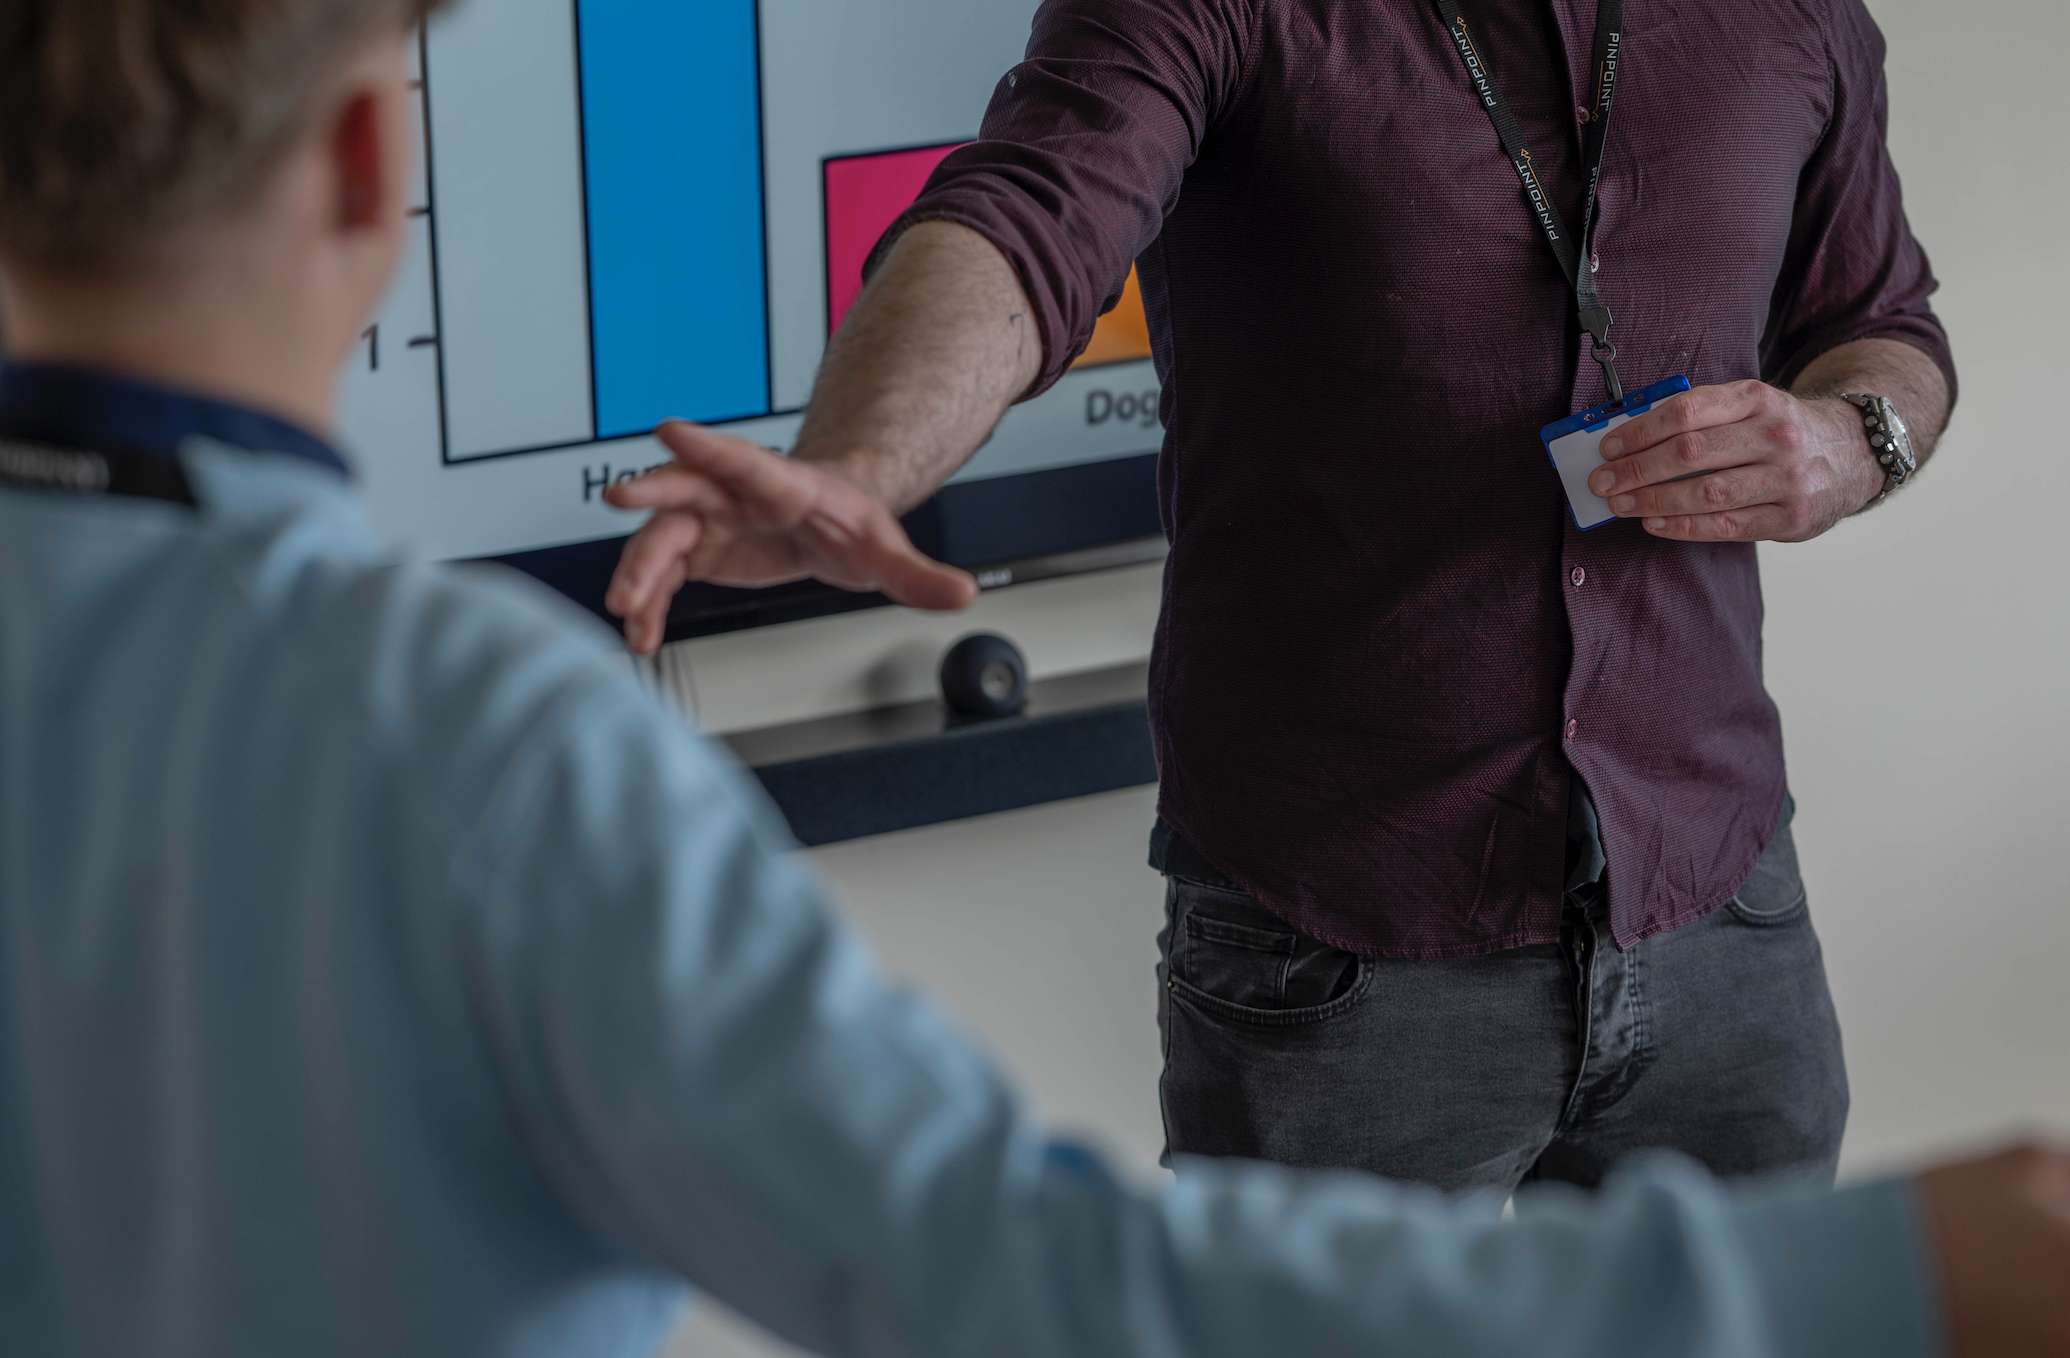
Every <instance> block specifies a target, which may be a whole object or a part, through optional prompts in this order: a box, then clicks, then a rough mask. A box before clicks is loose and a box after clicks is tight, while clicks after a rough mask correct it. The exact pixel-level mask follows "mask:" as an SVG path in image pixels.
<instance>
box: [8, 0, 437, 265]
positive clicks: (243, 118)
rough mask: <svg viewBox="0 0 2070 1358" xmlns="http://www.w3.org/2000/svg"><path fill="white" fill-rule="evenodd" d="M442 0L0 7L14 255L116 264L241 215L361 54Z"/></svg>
mask: <svg viewBox="0 0 2070 1358" xmlns="http://www.w3.org/2000/svg"><path fill="white" fill-rule="evenodd" d="M439 5H440V0H0V71H5V72H6V73H7V74H6V78H5V80H0V258H4V259H6V260H8V261H10V262H11V263H12V264H14V265H16V266H18V267H21V268H25V269H32V270H37V271H43V272H60V273H77V272H83V271H90V270H109V269H116V268H120V267H122V266H123V265H125V264H127V263H130V262H133V261H136V260H139V259H140V258H143V257H147V256H148V255H149V254H150V253H151V251H152V250H153V248H154V246H156V245H157V244H159V243H160V242H163V241H166V240H168V239H172V238H177V237H178V236H180V235H182V234H184V233H185V232H186V231H187V230H188V229H190V228H192V227H194V226H196V225H197V224H199V223H202V222H205V221H206V220H207V219H208V218H210V217H211V216H212V215H213V214H216V213H219V212H222V211H224V210H226V209H231V210H234V208H235V207H236V206H237V205H238V204H240V203H241V202H243V201H244V200H246V199H248V198H249V197H250V196H251V195H252V194H253V193H254V192H255V191H257V190H258V189H259V188H260V187H261V186H262V185H263V183H264V182H265V179H266V177H267V174H268V171H269V170H270V169H271V168H272V167H273V166H274V165H275V164H276V163H277V162H278V160H279V158H280V157H281V155H282V154H283V153H284V152H285V151H286V149H287V148H289V147H290V146H292V145H293V144H294V143H295V141H296V139H297V137H298V136H299V135H300V134H302V133H304V132H306V131H307V130H308V129H309V127H310V125H311V123H312V121H313V120H314V119H315V118H317V117H319V116H320V115H321V114H322V112H323V109H322V104H321V100H322V97H323V93H324V91H325V90H326V87H327V85H328V83H329V77H330V76H331V74H332V73H333V71H334V69H335V68H336V66H337V63H339V62H340V61H341V59H343V57H344V56H345V55H346V54H349V53H351V52H354V51H356V50H358V49H359V48H361V47H362V46H363V45H364V44H365V43H366V42H367V41H369V40H370V39H372V38H374V37H375V36H377V35H379V34H380V33H381V32H382V31H383V30H384V29H386V30H389V31H391V32H393V33H396V34H400V33H402V32H404V31H406V30H407V28H408V26H409V25H411V24H412V23H415V22H417V21H420V20H421V19H423V18H424V17H425V16H426V15H427V14H428V13H429V12H430V11H432V10H434V9H437V8H438V7H439Z"/></svg>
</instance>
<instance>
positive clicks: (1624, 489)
mask: <svg viewBox="0 0 2070 1358" xmlns="http://www.w3.org/2000/svg"><path fill="white" fill-rule="evenodd" d="M1603 457H1604V459H1605V461H1606V462H1607V463H1608V465H1607V466H1605V467H1603V468H1601V469H1600V470H1598V471H1597V472H1595V473H1594V474H1593V475H1591V476H1590V477H1589V488H1590V489H1591V490H1593V491H1595V492H1596V494H1598V495H1600V496H1602V497H1603V498H1604V499H1606V500H1608V501H1609V502H1610V508H1611V511H1612V512H1613V513H1615V514H1617V515H1618V516H1619V517H1620V518H1628V519H1629V518H1635V519H1640V520H1642V521H1643V523H1644V526H1645V529H1646V531H1647V532H1649V533H1651V534H1653V535H1654V536H1655V537H1659V538H1668V539H1672V540H1675V541H1680V542H1806V541H1809V540H1810V539H1812V538H1815V537H1818V536H1819V535H1820V534H1822V533H1824V532H1826V531H1827V530H1828V529H1830V528H1832V527H1833V526H1834V525H1835V524H1837V523H1839V522H1840V521H1841V520H1842V519H1844V518H1846V517H1847V516H1848V515H1850V514H1854V513H1856V512H1858V511H1859V510H1861V509H1862V508H1863V507H1864V506H1866V505H1867V504H1868V503H1869V502H1870V501H1871V500H1873V499H1875V498H1876V496H1877V495H1878V494H1879V493H1881V491H1882V490H1883V470H1882V468H1880V467H1879V466H1877V464H1876V459H1875V457H1874V455H1873V454H1871V453H1870V451H1869V444H1868V440H1867V438H1866V437H1865V436H1864V435H1863V432H1862V420H1861V414H1860V412H1858V411H1857V410H1856V409H1855V408H1854V407H1853V406H1852V405H1850V404H1848V403H1847V402H1845V401H1839V400H1833V401H1805V400H1801V399H1799V398H1798V397H1795V396H1792V395H1791V394H1790V393H1789V392H1786V391H1783V390H1781V389H1780V388H1778V387H1771V386H1769V385H1768V384H1767V383H1765V382H1733V383H1730V384H1728V385H1725V386H1720V387H1699V388H1697V389H1696V390H1695V391H1691V392H1687V393H1685V394H1683V395H1681V396H1677V397H1675V398H1674V399H1673V400H1671V401H1666V402H1663V403H1662V404H1661V405H1659V406H1657V407H1656V408H1654V409H1653V410H1651V411H1648V412H1647V413H1646V414H1644V415H1641V416H1640V417H1639V418H1638V419H1636V420H1633V421H1632V422H1631V423H1630V424H1627V425H1625V426H1624V427H1623V428H1621V429H1618V430H1617V431H1615V432H1614V433H1612V434H1611V435H1610V436H1609V437H1608V438H1606V439H1604V440H1603Z"/></svg>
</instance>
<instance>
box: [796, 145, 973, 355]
mask: <svg viewBox="0 0 2070 1358" xmlns="http://www.w3.org/2000/svg"><path fill="white" fill-rule="evenodd" d="M962 144H963V143H960V142H952V143H950V144H949V145H947V146H930V147H927V148H925V149H923V150H918V151H890V152H886V153H885V154H883V155H876V156H852V157H849V158H846V159H843V160H832V161H828V162H827V167H826V195H827V202H826V207H827V313H828V314H827V332H828V333H829V334H832V333H833V332H834V331H836V330H839V329H840V328H841V322H842V321H844V320H846V319H847V317H848V312H849V310H850V308H852V307H853V306H854V305H855V301H856V298H858V297H860V296H861V295H862V287H863V265H864V264H865V263H867V262H868V261H869V257H870V251H872V250H874V249H876V248H877V242H878V241H880V240H882V239H883V238H884V233H885V232H886V231H889V230H890V229H891V224H892V223H893V222H895V221H897V220H898V218H899V214H900V213H902V212H904V211H905V210H906V209H907V208H909V207H911V206H912V205H913V202H914V200H915V199H917V198H918V197H919V196H920V190H922V189H923V188H926V187H927V178H928V176H929V175H931V174H933V173H934V171H935V168H936V167H937V166H939V165H940V164H941V163H942V162H943V161H944V160H947V159H948V158H949V153H950V152H951V151H954V150H955V149H956V148H957V147H958V146H960V145H962Z"/></svg>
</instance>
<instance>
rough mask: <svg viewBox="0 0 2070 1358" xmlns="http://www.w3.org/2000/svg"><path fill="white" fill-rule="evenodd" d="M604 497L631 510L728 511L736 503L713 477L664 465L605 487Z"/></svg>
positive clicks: (621, 507)
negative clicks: (642, 474) (631, 478)
mask: <svg viewBox="0 0 2070 1358" xmlns="http://www.w3.org/2000/svg"><path fill="white" fill-rule="evenodd" d="M604 501H605V503H607V504H609V505H610V506H611V507H612V508H613V509H623V510H626V511H628V512H631V513H638V512H640V511H642V510H650V511H656V512H659V511H664V510H683V511H695V512H698V513H705V514H724V513H727V512H729V511H730V510H731V509H732V507H733V502H732V501H731V500H730V499H729V498H728V497H727V495H726V492H725V491H724V490H722V489H721V488H720V487H719V486H718V485H717V484H716V483H715V482H713V481H712V480H711V478H709V477H706V476H700V475H699V474H697V473H696V472H693V471H691V470H689V469H688V468H685V467H661V468H657V469H656V470H654V471H651V472H648V473H647V474H646V475H644V476H641V477H637V478H635V479H633V480H631V481H620V482H617V483H616V484H614V485H611V486H608V487H606V488H605V490H604Z"/></svg>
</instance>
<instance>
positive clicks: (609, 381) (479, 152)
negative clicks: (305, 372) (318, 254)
mask: <svg viewBox="0 0 2070 1358" xmlns="http://www.w3.org/2000/svg"><path fill="white" fill-rule="evenodd" d="M1035 4H1036V0H694V3H685V2H684V0H472V2H471V3H465V4H462V5H460V6H458V7H457V8H456V9H455V10H454V11H453V12H451V13H450V14H449V15H448V16H446V17H442V18H440V19H438V20H436V21H434V22H433V23H432V24H431V25H429V27H428V28H427V29H426V31H425V32H424V33H423V35H422V36H421V39H420V41H419V43H418V48H417V58H416V61H417V66H416V71H415V78H416V80H417V83H418V86H419V89H420V91H421V95H422V98H421V101H420V102H421V108H422V114H423V128H422V131H423V145H424V156H423V165H424V172H423V183H422V188H421V195H420V197H419V201H418V202H417V203H416V205H415V207H414V209H413V213H412V216H413V223H414V225H413V230H414V232H415V240H414V243H413V248H412V252H411V255H410V259H409V262H408V264H407V266H406V268H405V270H404V273H403V276H402V278H401V280H400V282H399V284H398V286H397V288H396V289H395V291H394V293H393V295H392V296H391V297H390V298H389V300H388V301H387V303H386V305H385V307H384V309H383V311H382V313H381V315H380V317H379V318H378V320H377V321H376V322H375V323H374V324H373V325H372V326H370V327H369V328H368V330H367V332H366V334H365V336H364V337H363V340H364V342H363V346H362V349H361V352H360V353H359V355H358V358H357V361H356V362H355V364H354V368H353V372H352V374H351V377H350V380H349V385H348V392H347V397H346V403H345V417H344V423H345V430H346V435H347V439H348V442H349V443H350V445H351V447H352V449H353V453H354V456H355V459H356V461H357V462H358V464H359V466H360V469H361V471H362V474H363V476H364V480H365V483H366V491H367V496H368V499H369V503H370V508H371V510H372V513H373V515H374V517H375V520H376V523H377V525H378V526H379V528H380V529H381V530H382V531H383V532H384V533H385V534H386V535H387V536H389V537H390V538H391V539H392V540H394V541H395V542H397V543H398V544H400V545H403V546H406V547H408V548H411V549H413V550H415V551H418V552H420V553H425V554H429V555H432V556H435V557H439V558H442V559H459V560H478V559H490V560H497V561H502V562H506V563H508V564H510V565H513V566H515V567H517V568H518V569H520V570H523V571H525V572H527V573H529V574H531V575H533V576H536V577H537V578H539V579H541V580H543V581H545V582H547V583H548V584H550V585H552V586H553V587H555V588H556V589H559V590H561V591H563V592H564V593H566V594H568V595H569V596H570V597H572V598H573V599H575V600H576V601H577V602H578V603H581V604H583V605H585V606H587V607H590V608H592V609H595V610H598V611H601V605H602V599H603V594H604V589H605V586H606V584H607V582H608V580H609V578H610V573H611V569H612V567H613V565H614V564H615V562H616V559H617V554H618V550H619V546H620V545H621V543H622V540H623V538H624V537H625V535H626V534H627V533H629V532H631V531H632V529H633V528H634V527H636V526H637V525H636V524H633V523H631V522H628V521H627V520H626V519H625V518H624V517H623V516H621V515H618V514H616V513H615V512H613V511H612V510H610V509H609V508H607V507H606V506H605V505H604V504H603V502H602V498H601V492H602V490H603V488H604V487H605V486H607V485H609V484H610V483H611V482H613V481H614V480H618V479H621V478H624V477H627V476H630V475H633V474H636V473H637V472H639V471H640V470H642V469H644V468H646V467H649V466H652V465H655V464H657V463H659V462H661V461H663V460H664V457H665V455H664V453H663V452H662V450H661V448H660V446H659V445H658V444H657V443H656V442H655V441H654V439H653V437H652V431H653V430H654V428H655V427H656V426H657V425H659V424H661V423H662V422H664V421H666V420H669V419H678V418H680V419H688V420H694V421H697V422H699V423H702V424H706V425H710V426H713V427H716V428H720V429H724V430H726V431H727V432H729V433H733V434H737V435H740V436H741V437H744V438H747V439H750V440H753V441H755V442H757V443H760V444H763V445H765V446H768V447H771V448H776V449H783V448H788V447H789V446H790V444H791V442H792V441H793V440H794V439H795V437H796V435H797V431H798V428H799V426H800V424H801V423H802V411H803V408H804V407H805V405H806V403H807V401H808V399H809V396H810V393H811V390H812V385H813V381H814V378H815V375H816V373H817V370H818V367H819V363H820V360H821V357H822V355H823V354H824V351H825V348H826V344H827V340H828V338H829V336H830V335H831V334H832V333H833V332H834V331H835V329H837V328H838V327H839V325H840V323H841V321H842V319H843V318H844V317H845V315H846V314H847V312H848V310H849V308H850V307H852V306H853V305H854V303H855V300H856V298H857V296H858V294H859V293H860V291H861V288H862V282H863V279H862V271H863V264H864V260H865V258H866V257H867V256H868V254H869V252H870V250H871V248H872V247H873V246H874V245H875V244H876V242H877V241H878V239H879V238H880V237H881V236H882V234H883V232H884V230H885V229H886V228H887V227H888V226H889V225H890V224H891V223H892V222H893V221H894V220H895V219H896V218H897V217H898V215H899V214H900V213H901V212H902V211H903V210H904V209H905V208H906V207H907V206H908V205H910V204H911V202H912V201H913V199H914V198H915V197H916V196H917V195H918V193H919V191H920V189H921V187H922V185H923V184H924V183H925V181H926V179H927V177H928V175H929V174H930V173H931V172H932V171H933V170H934V168H935V167H936V166H937V165H938V164H939V163H940V162H941V160H942V159H943V157H945V156H946V155H948V154H949V152H950V151H952V150H953V149H954V148H955V147H956V146H958V145H960V144H961V143H963V142H965V141H967V140H969V139H970V137H971V136H972V135H974V133H975V130H976V127H977V125H978V122H979V120H980V118H981V116H982V113H983V111H984V107H985V104H986V102H987V101H988V99H989V98H990V96H991V93H992V90H993V87H994V85H995V84H996V82H997V81H998V80H999V79H1000V78H1001V76H1002V75H1003V74H1004V73H1005V72H1006V71H1007V69H1008V68H1009V67H1010V66H1012V65H1013V64H1014V63H1015V62H1016V61H1018V60H1019V59H1020V56H1021V52H1022V48H1023V46H1024V44H1025V42H1026V37H1027V32H1028V25H1029V20H1030V17H1031V15H1032V14H1033V11H1034V9H1035ZM1149 354H1150V344H1149V336H1148V328H1147V325H1146V323H1145V320H1144V315H1143V307H1142V300H1141V295H1140V291H1139V290H1138V289H1137V288H1136V287H1135V286H1134V283H1133V280H1131V283H1130V286H1129V288H1128V290H1127V293H1126V295H1125V298H1124V301H1123V303H1122V305H1121V306H1120V307H1119V308H1118V309H1117V310H1116V311H1115V312H1114V313H1113V314H1112V315H1110V316H1108V317H1107V318H1106V320H1105V321H1104V322H1103V323H1102V325H1101V327H1100V330H1099V333H1098V335H1097V336H1096V337H1095V339H1094V341H1093V344H1092V347H1091V348H1090V350H1089V351H1088V352H1087V353H1086V354H1085V356H1084V358H1083V359H1082V360H1081V361H1080V362H1079V364H1078V365H1077V367H1076V368H1074V369H1073V371H1072V372H1071V373H1070V374H1069V375H1068V376H1067V377H1066V378H1065V379H1064V381H1063V382H1062V383H1060V384H1059V385H1058V386H1057V387H1056V388H1055V389H1054V390H1052V391H1050V392H1049V393H1047V394H1046V395H1044V396H1042V397H1041V398H1039V399H1037V400H1034V401H1031V402H1028V403H1026V404H1024V405H1022V406H1019V407H1017V408H1016V409H1015V410H1013V411H1012V412H1011V413H1010V414H1009V415H1008V416H1007V418H1006V420H1005V422H1004V423H1003V424H1002V426H1001V427H1000V429H999V431H998V434H997V436H996V437H995V438H994V439H993V440H992V442H991V443H990V444H989V445H988V446H987V447H986V448H985V449H984V451H983V452H982V453H980V454H979V456H978V457H977V458H976V460H975V461H973V462H972V464H971V465H970V466H969V467H968V468H967V469H966V470H965V471H964V472H963V474H962V475H961V476H960V477H958V479H957V480H956V481H955V482H954V483H952V484H951V485H950V486H949V487H948V488H947V489H946V490H945V491H944V492H943V493H942V494H941V496H940V497H939V498H938V499H936V500H935V501H933V502H932V503H930V504H928V505H926V506H924V507H923V508H922V509H921V510H919V511H918V512H917V513H916V514H914V515H913V516H912V517H911V519H910V521H909V527H910V529H911V531H912V533H913V536H914V538H915V540H916V542H917V543H918V545H919V546H920V548H921V549H922V550H923V551H926V552H928V553H930V554H932V555H935V556H937V557H939V558H941V559H944V560H947V561H950V562H953V563H955V564H957V565H961V566H965V567H968V568H971V569H973V570H975V571H977V572H978V573H979V574H980V577H981V578H982V579H984V580H985V581H986V582H987V583H988V584H991V585H998V584H1003V583H1008V582H1013V581H1018V580H1022V579H1026V578H1030V577H1031V576H1043V575H1053V574H1055V573H1057V572H1059V571H1071V570H1079V569H1092V568H1097V567H1100V566H1104V565H1109V564H1119V563H1121V562H1124V561H1129V560H1142V559H1146V558H1147V557H1148V556H1150V555H1152V554H1154V552H1155V550H1156V549H1157V546H1158V543H1157V538H1158V533H1159V528H1158V522H1157V500H1156V495H1155V490H1154V481H1155V473H1154V465H1155V457H1154V454H1155V452H1156V449H1157V447H1158V444H1159V442H1160V440H1161V435H1160V433H1159V426H1158V396H1159V392H1158V382H1157V377H1156V374H1155V372H1154V370H1153V367H1152V365H1151V363H1150V361H1149ZM868 602H871V601H867V600H856V599H852V598H848V597H845V596H843V595H841V594H840V593H839V592H838V591H834V590H830V589H825V588H821V587H818V586H811V585H801V586H796V587H791V588H787V589H783V590H777V591H768V592H756V593H747V594H743V593H740V592H735V591H728V590H719V589H709V588H695V589H692V590H690V591H687V592H686V593H685V594H684V595H683V597H682V598H681V599H680V600H679V601H678V604H677V607H676V611H675V613H674V616H673V617H672V620H671V629H670V631H671V636H672V637H674V638H678V639H680V638H683V637H689V636H695V635H701V634H706V633H711V632H716V631H724V630H732V629H736V628H740V627H745V626H753V625H757V624H761V623H767V622H771V621H778V620H789V619H795V618H800V617H806V616H811V615H813V614H816V613H821V612H828V611H834V610H838V609H842V608H847V607H855V606H858V605H861V604H866V603H868Z"/></svg>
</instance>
